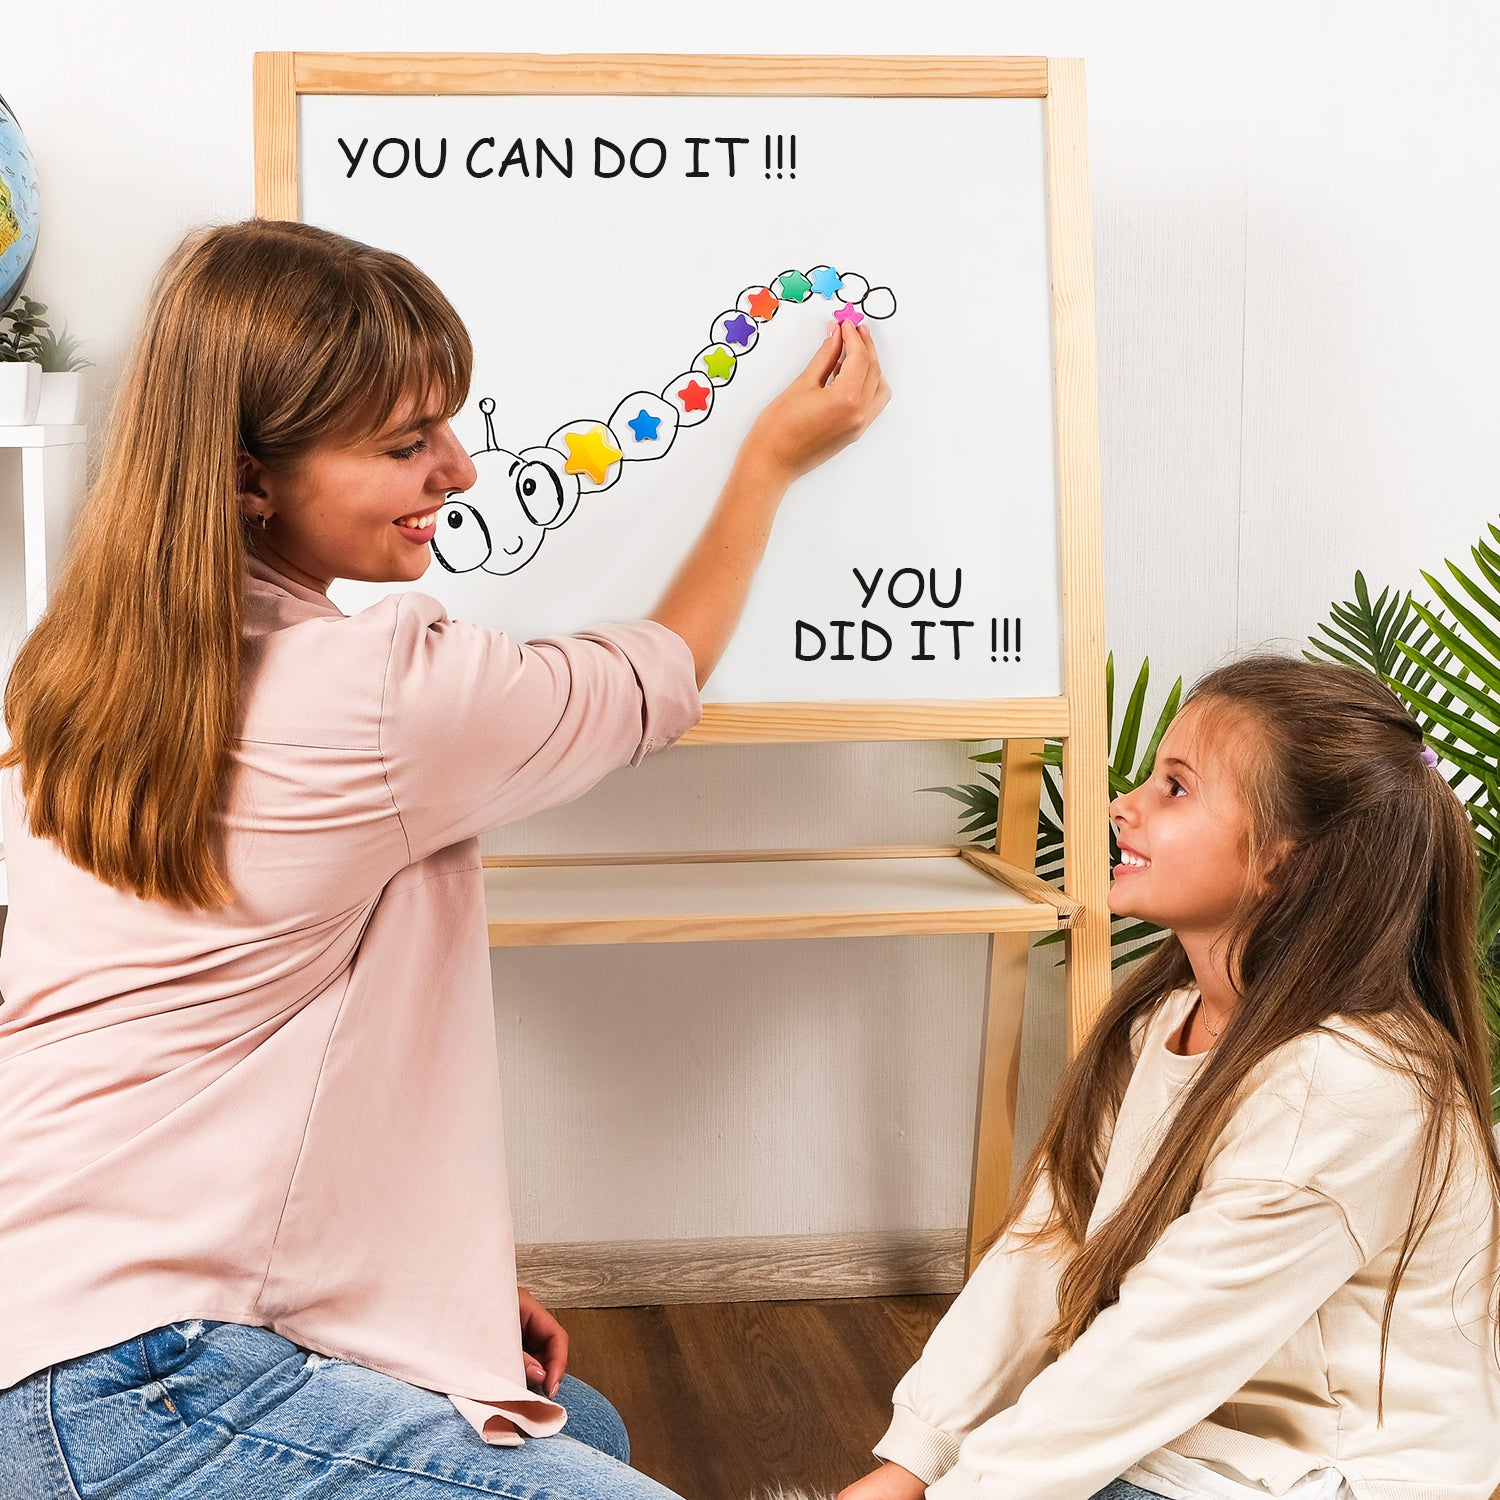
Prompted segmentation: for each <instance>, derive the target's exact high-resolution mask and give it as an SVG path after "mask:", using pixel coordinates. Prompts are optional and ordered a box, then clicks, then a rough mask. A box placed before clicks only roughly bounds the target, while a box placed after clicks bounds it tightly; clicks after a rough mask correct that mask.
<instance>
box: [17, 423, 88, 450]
mask: <svg viewBox="0 0 1500 1500" xmlns="http://www.w3.org/2000/svg"><path fill="white" fill-rule="evenodd" d="M88 433H89V430H88V428H87V427H85V426H83V425H82V424H81V423H72V424H70V425H68V426H66V427H60V426H57V425H56V424H49V425H48V426H46V427H42V426H31V427H0V448H71V447H72V446H73V445H74V444H75V443H81V442H83V441H84V439H85V438H86V437H88Z"/></svg>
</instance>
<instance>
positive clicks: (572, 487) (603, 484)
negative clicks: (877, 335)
mask: <svg viewBox="0 0 1500 1500" xmlns="http://www.w3.org/2000/svg"><path fill="white" fill-rule="evenodd" d="M813 297H822V298H823V299H824V300H825V301H827V302H830V303H834V304H836V306H835V309H834V313H833V316H834V317H835V318H836V319H837V320H838V321H839V322H848V323H859V322H861V321H862V320H863V319H865V318H867V317H868V318H888V317H890V316H891V314H892V313H894V312H895V310H896V298H895V296H894V294H893V293H892V292H891V290H890V288H889V287H871V286H870V284H869V283H868V282H867V281H866V280H865V279H864V277H863V276H858V275H856V274H855V273H854V272H852V271H846V272H844V273H842V274H840V273H839V272H838V271H836V270H834V268H833V267H832V266H815V267H814V268H813V269H812V270H810V271H808V272H805V273H804V272H802V271H783V272H782V273H781V275H779V276H777V277H775V278H774V279H773V280H772V282H771V283H770V285H769V286H750V287H746V288H745V290H744V291H743V292H741V293H740V295H739V297H738V298H737V299H736V301H735V305H734V307H732V308H730V309H729V311H728V312H724V313H720V314H719V316H718V317H717V318H715V319H714V321H713V324H712V326H711V327H710V329H709V338H710V342H709V343H708V344H707V345H705V346H704V347H703V348H702V349H700V350H699V351H698V354H697V355H696V356H695V357H694V359H693V361H692V364H691V366H690V367H689V369H688V370H687V371H686V372H685V373H683V374H681V375H679V376H677V377H676V379H674V380H669V381H668V382H667V384H666V385H665V386H663V387H662V389H661V391H660V392H659V393H653V392H650V391H633V392H631V394H630V395H628V396H626V397H625V398H624V399H623V400H622V401H621V402H620V403H619V405H618V406H616V407H615V410H614V412H613V413H612V415H611V416H610V418H609V420H608V421H607V422H601V421H598V420H595V419H592V418H586V419H584V420H582V421H577V422H568V423H565V424H564V425H563V426H562V427H559V428H558V429H557V431H556V432H554V433H553V434H552V436H551V437H549V438H548V439H547V441H546V442H545V443H544V444H543V445H541V446H540V447H533V448H522V449H520V450H519V451H517V452H512V451H511V450H510V449H508V448H502V447H501V446H500V445H499V443H498V442H497V441H496V439H495V420H494V418H495V402H494V399H493V398H492V397H489V396H486V397H485V398H484V399H483V400H482V401H481V402H480V403H479V410H480V411H481V413H483V416H484V434H485V445H484V447H483V448H481V449H480V450H479V451H478V452H476V453H473V454H471V455H470V457H471V458H473V460H474V464H475V467H476V468H477V469H478V471H479V478H478V481H477V482H476V484H475V485H474V488H473V489H471V490H468V491H466V492H464V493H463V495H459V494H456V493H455V494H452V495H450V496H449V497H448V500H447V503H446V504H445V505H444V506H443V508H442V509H441V510H440V511H439V512H438V521H437V535H436V536H435V537H434V538H433V541H432V551H433V555H434V556H435V557H436V558H437V560H438V562H439V563H441V564H442V566H443V567H444V568H446V569H447V570H448V571H449V572H450V573H470V572H473V570H474V569H476V568H480V569H482V570H483V571H484V572H486V573H491V574H494V575H495V576H496V577H500V578H504V577H507V576H509V575H510V574H512V573H518V572H520V570H521V569H522V568H524V567H525V566H526V564H527V563H529V562H530V561H531V560H532V558H534V557H535V556H536V555H537V553H538V552H539V551H540V550H541V546H542V543H543V542H544V541H546V539H547V533H548V532H549V531H556V530H557V529H558V527H560V526H562V525H564V524H565V523H566V522H567V521H568V520H569V518H570V517H571V516H572V515H573V513H574V511H576V510H577V509H578V502H579V499H580V497H581V496H583V495H588V494H593V493H595V492H597V491H599V490H607V489H608V488H609V487H610V486H611V485H612V484H614V483H615V482H616V481H617V480H618V479H619V478H620V476H621V474H622V473H623V472H624V467H625V465H626V464H628V463H635V462H640V461H643V460H649V459H654V458H661V457H663V456H664V455H665V454H666V453H667V452H668V450H669V449H670V448H671V446H672V444H673V442H674V441H675V439H676V437H677V433H678V430H679V429H680V428H683V427H695V426H697V425H698V423H699V422H704V421H707V419H708V416H709V413H710V412H711V411H712V410H713V404H714V399H715V395H716V393H717V391H718V390H719V389H720V388H721V387H723V386H726V385H728V384H729V382H730V381H731V380H733V379H734V372H735V368H736V366H737V365H738V362H739V361H740V360H741V359H743V358H744V357H745V355H747V354H748V353H749V352H750V351H751V350H752V349H753V348H754V347H755V345H756V342H757V341H758V339H759V338H760V330H761V328H762V327H763V326H764V325H765V324H767V323H769V322H770V320H771V319H772V318H773V317H774V316H775V314H776V310H777V308H778V307H780V306H781V304H782V303H783V302H791V303H798V302H807V301H809V300H811V299H812V298H813Z"/></svg>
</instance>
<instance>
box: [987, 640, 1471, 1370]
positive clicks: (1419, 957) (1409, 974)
mask: <svg viewBox="0 0 1500 1500" xmlns="http://www.w3.org/2000/svg"><path fill="white" fill-rule="evenodd" d="M1188 702H1189V703H1190V704H1193V705H1194V706H1195V710H1194V711H1195V712H1198V713H1200V714H1203V715H1205V720H1204V723H1205V728H1206V729H1208V730H1212V729H1213V728H1215V727H1222V728H1224V729H1225V730H1227V731H1229V732H1231V733H1234V732H1238V733H1239V735H1240V736H1241V739H1242V743H1244V744H1245V745H1247V746H1250V747H1253V748H1251V749H1250V751H1249V752H1248V753H1247V755H1246V756H1245V757H1244V758H1245V759H1246V760H1247V761H1248V762H1249V764H1248V767H1247V772H1246V774H1245V775H1244V776H1243V778H1242V779H1243V785H1242V786H1241V787H1240V792H1241V795H1242V797H1243V799H1244V801H1245V804H1246V806H1247V809H1248V811H1249V823H1250V827H1251V830H1252V832H1251V836H1250V844H1251V847H1250V849H1249V851H1248V853H1249V862H1250V868H1251V870H1252V871H1261V872H1264V879H1263V880H1260V881H1252V882H1251V884H1252V886H1253V887H1256V888H1255V889H1253V890H1252V892H1251V894H1249V895H1248V896H1247V897H1246V899H1245V901H1244V903H1243V905H1242V907H1241V909H1240V910H1239V912H1238V913H1237V914H1236V916H1235V919H1234V921H1233V923H1232V932H1231V936H1230V942H1229V950H1228V959H1229V972H1230V973H1231V974H1237V975H1238V982H1239V989H1240V994H1241V1001H1240V1004H1239V1005H1238V1007H1237V1008H1236V1010H1235V1012H1234V1015H1233V1018H1232V1019H1231V1021H1230V1023H1229V1026H1228V1028H1227V1029H1226V1030H1225V1032H1224V1034H1223V1037H1222V1039H1221V1040H1220V1041H1219V1042H1218V1043H1217V1044H1216V1045H1215V1046H1214V1048H1213V1049H1212V1051H1211V1052H1209V1054H1208V1056H1207V1058H1206V1060H1205V1061H1204V1063H1203V1065H1202V1067H1201V1068H1200V1070H1199V1072H1198V1074H1197V1076H1196V1078H1195V1080H1194V1083H1193V1085H1192V1088H1191V1090H1190V1091H1189V1092H1188V1094H1187V1095H1186V1097H1185V1098H1184V1100H1183V1102H1182V1104H1181V1106H1180V1108H1179V1109H1178V1110H1177V1113H1176V1114H1175V1116H1174V1117H1173V1119H1172V1121H1171V1124H1170V1125H1169V1127H1168V1128H1167V1130H1166V1131H1165V1133H1164V1134H1163V1136H1162V1139H1161V1142H1160V1144H1159V1146H1158V1147H1157V1150H1156V1153H1155V1155H1154V1157H1153V1158H1152V1160H1151V1162H1150V1164H1149V1166H1148V1167H1147V1168H1146V1170H1145V1172H1144V1173H1142V1175H1141V1177H1140V1179H1139V1180H1138V1181H1137V1182H1136V1183H1135V1185H1134V1186H1133V1187H1132V1189H1131V1190H1130V1193H1129V1194H1128V1196H1127V1197H1126V1199H1125V1200H1124V1202H1123V1203H1121V1204H1120V1206H1119V1207H1118V1208H1117V1209H1116V1210H1115V1211H1114V1212H1113V1213H1112V1214H1111V1215H1110V1216H1109V1217H1108V1218H1107V1219H1106V1220H1105V1221H1104V1222H1103V1223H1101V1224H1100V1225H1098V1227H1097V1228H1096V1229H1095V1230H1094V1232H1093V1233H1092V1234H1089V1235H1087V1237H1086V1230H1087V1227H1088V1222H1089V1218H1090V1215H1091V1214H1092V1213H1093V1210H1094V1205H1095V1201H1096V1199H1097V1198H1098V1196H1099V1185H1100V1181H1101V1178H1102V1175H1103V1170H1104V1158H1105V1153H1106V1151H1107V1149H1108V1141H1109V1135H1110V1128H1111V1126H1112V1123H1113V1121H1114V1118H1115V1116H1116V1114H1117V1113H1118V1111H1119V1107H1120V1103H1121V1100H1122V1099H1123V1098H1124V1094H1125V1085H1126V1083H1127V1082H1128V1080H1129V1077H1130V1073H1131V1069H1132V1067H1133V1056H1132V1041H1131V1038H1132V1028H1133V1027H1135V1025H1136V1024H1137V1022H1138V1021H1139V1020H1141V1019H1142V1018H1144V1017H1145V1016H1147V1015H1148V1014H1149V1013H1150V1012H1152V1011H1153V1010H1154V1009H1155V1008H1156V1007H1157V1006H1158V1005H1159V1004H1160V1002H1161V1001H1162V999H1163V998H1164V997H1165V996H1166V995H1167V994H1169V993H1170V992H1171V991H1173V990H1176V989H1180V988H1182V987H1184V986H1187V985H1191V984H1193V982H1194V979H1193V971H1192V969H1191V967H1190V965H1189V963H1188V960H1187V955H1186V954H1185V953H1184V951H1183V948H1182V945H1181V944H1180V943H1178V942H1177V940H1176V939H1175V938H1169V939H1168V940H1167V941H1166V942H1164V943H1163V944H1162V946H1161V947H1160V948H1158V949H1157V950H1156V952H1155V953H1154V954H1153V955H1152V956H1151V957H1150V958H1148V959H1147V960H1145V961H1144V962H1143V963H1142V964H1141V965H1140V966H1139V967H1138V968H1137V969H1136V970H1135V971H1134V972H1133V973H1132V974H1131V975H1130V977H1129V978H1128V979H1127V980H1126V981H1125V983H1124V984H1123V985H1122V986H1121V988H1120V990H1119V992H1118V993H1117V994H1116V996H1115V997H1114V999H1113V1001H1112V1003H1111V1004H1110V1005H1109V1007H1108V1008H1107V1009H1106V1010H1105V1012H1104V1014H1103V1016H1102V1017H1101V1018H1100V1020H1099V1022H1098V1024H1097V1025H1096V1026H1095V1027H1094V1029H1093V1031H1092V1032H1091V1033H1090V1034H1089V1036H1088V1037H1087V1038H1086V1039H1085V1041H1084V1044H1083V1046H1082V1048H1081V1049H1080V1051H1079V1054H1078V1056H1077V1058H1076V1059H1075V1060H1074V1062H1073V1064H1072V1066H1071V1067H1070V1068H1069V1069H1068V1071H1067V1074H1066V1075H1065V1077H1064V1079H1063V1081H1062V1084H1061V1086H1060V1088H1059V1090H1058V1094H1057V1098H1056V1101H1055V1103H1054V1105H1053V1109H1052V1113H1051V1116H1050V1118H1049V1120H1048V1122H1047V1125H1046V1127H1045V1129H1044V1130H1043V1133H1042V1136H1041V1139H1040V1141H1039V1142H1038V1144H1037V1146H1036V1149H1035V1150H1034V1152H1033V1153H1032V1155H1031V1158H1030V1160H1029V1162H1028V1163H1027V1167H1026V1171H1025V1173H1024V1175H1023V1178H1022V1181H1021V1184H1020V1185H1019V1187H1018V1189H1017V1192H1016V1195H1015V1197H1014V1198H1013V1200H1012V1204H1011V1210H1010V1217H1009V1220H1008V1221H1007V1225H1006V1227H1007V1228H1008V1227H1009V1226H1010V1224H1012V1223H1014V1222H1015V1221H1016V1219H1017V1218H1018V1217H1019V1214H1020V1211H1021V1209H1022V1207H1023V1206H1024V1204H1025V1203H1026V1201H1027V1199H1028V1198H1030V1196H1031V1194H1032V1192H1033V1190H1034V1189H1035V1187H1036V1185H1037V1183H1038V1180H1039V1179H1040V1178H1041V1177H1042V1176H1043V1175H1045V1177H1046V1178H1047V1180H1048V1181H1049V1184H1050V1186H1051V1189H1052V1196H1053V1205H1054V1206H1053V1211H1052V1216H1051V1219H1050V1221H1049V1222H1048V1223H1047V1224H1046V1225H1045V1226H1044V1228H1043V1229H1042V1230H1041V1234H1042V1236H1043V1237H1045V1238H1048V1239H1051V1240H1053V1241H1055V1242H1058V1243H1060V1244H1063V1245H1065V1246H1068V1247H1071V1248H1072V1249H1073V1252H1074V1253H1073V1254H1072V1258H1071V1260H1070V1262H1069V1264H1068V1267H1067V1270H1066V1271H1065V1273H1064V1275H1063V1277H1062V1281H1061V1284H1060V1287H1059V1291H1058V1321H1057V1326H1056V1329H1055V1331H1054V1339H1055V1341H1056V1343H1057V1346H1058V1347H1059V1348H1060V1349H1065V1348H1067V1347H1068V1346H1069V1345H1070V1344H1072V1343H1073V1342H1074V1341H1075V1340H1076V1339H1078V1338H1079V1336H1080V1335H1081V1334H1082V1333H1083V1332H1084V1330H1085V1329H1087V1328H1088V1326H1089V1324H1090V1323H1091V1322H1092V1321H1093V1319H1094V1318H1095V1317H1096V1316H1097V1315H1098V1314H1099V1312H1101V1311H1102V1310H1103V1309H1104V1308H1105V1307H1107V1306H1109V1305H1110V1304H1111V1303H1112V1302H1114V1301H1115V1300H1116V1299H1117V1298H1118V1296H1119V1290H1120V1283H1121V1281H1122V1279H1123V1278H1124V1276H1125V1273H1126V1272H1127V1271H1129V1270H1130V1268H1131V1267H1132V1266H1133V1265H1135V1264H1136V1262H1137V1261H1139V1260H1140V1259H1141V1258H1142V1257H1143V1256H1144V1255H1145V1254H1146V1253H1147V1252H1148V1251H1149V1250H1150V1249H1151V1247H1152V1246H1153V1245H1154V1244H1155V1243H1156V1241H1157V1240H1158V1239H1159V1238H1160V1237H1161V1235H1162V1233H1163V1231H1164V1230H1165V1229H1166V1228H1167V1226H1168V1225H1169V1224H1170V1223H1171V1222H1172V1221H1173V1220H1174V1219H1176V1218H1178V1217H1179V1216H1180V1215H1182V1214H1183V1213H1185V1212H1186V1211H1187V1209H1188V1206H1189V1204H1190V1203H1191V1201H1192V1198H1193V1195H1194V1194H1195V1193H1196V1192H1197V1190H1198V1187H1199V1184H1200V1182H1201V1179H1202V1176H1203V1170H1204V1166H1205V1163H1206V1162H1207V1160H1208V1158H1209V1156H1210V1154H1211V1153H1212V1152H1213V1150H1214V1146H1215V1143H1216V1142H1217V1140H1218V1138H1219V1136H1220V1134H1221V1133H1222V1131H1223V1130H1224V1127H1225V1126H1226V1124H1227V1123H1228V1121H1229V1117H1230V1115H1231V1113H1232V1112H1233V1110H1234V1108H1235V1106H1236V1104H1237V1103H1238V1102H1239V1099H1240V1092H1241V1086H1242V1084H1243V1082H1244V1080H1245V1078H1246V1076H1247V1075H1248V1074H1249V1073H1250V1071H1251V1069H1252V1068H1254V1067H1255V1066H1256V1064H1258V1063H1260V1062H1261V1061H1262V1060H1263V1059H1265V1058H1266V1057H1268V1056H1269V1055H1270V1054H1271V1053H1273V1052H1275V1051H1276V1049H1277V1048H1278V1047H1284V1046H1286V1045H1287V1044H1288V1043H1290V1042H1293V1041H1295V1040H1296V1039H1297V1038H1298V1037H1301V1036H1303V1035H1305V1034H1307V1033H1309V1032H1313V1031H1316V1030H1318V1029H1319V1028H1321V1027H1323V1026H1324V1024H1325V1023H1327V1022H1328V1021H1330V1020H1332V1019H1333V1018H1334V1017H1345V1018H1347V1019H1348V1020H1351V1021H1354V1022H1357V1023H1358V1025H1359V1026H1360V1027H1361V1028H1362V1029H1363V1030H1364V1031H1365V1032H1366V1033H1368V1034H1369V1036H1370V1037H1371V1038H1372V1050H1374V1051H1375V1052H1376V1053H1377V1055H1380V1056H1382V1057H1386V1058H1390V1059H1394V1060H1395V1065H1396V1066H1398V1067H1399V1068H1401V1069H1402V1070H1403V1071H1404V1072H1405V1073H1406V1074H1407V1075H1409V1077H1410V1078H1411V1080H1412V1081H1413V1082H1414V1084H1415V1086H1416V1087H1417V1088H1418V1089H1419V1090H1420V1091H1421V1094H1422V1097H1423V1098H1424V1100H1425V1102H1426V1104H1427V1119H1426V1126H1425V1136H1424V1140H1423V1143H1422V1157H1421V1171H1420V1173H1419V1181H1418V1187H1417V1192H1416V1196H1415V1200H1414V1202H1413V1204H1412V1207H1411V1217H1410V1219H1409V1221H1408V1227H1407V1232H1406V1236H1405V1240H1404V1243H1403V1245H1402V1248H1401V1252H1400V1254H1399V1256H1398V1260H1397V1266H1396V1269H1395V1273H1394V1275H1393V1277H1392V1281H1391V1284H1390V1287H1389V1288H1388V1290H1387V1295H1386V1304H1385V1317H1384V1322H1383V1327H1382V1330H1381V1372H1382V1378H1383V1375H1384V1366H1385V1349H1386V1344H1387V1341H1388V1339H1389V1334H1390V1320H1391V1312H1392V1308H1393V1306H1394V1302H1395V1296H1396V1291H1397V1288H1398V1287H1399V1285H1400V1281H1401V1277H1402V1275H1403V1273H1404V1271H1405V1269H1406V1267H1407V1265H1408V1264H1409V1263H1410V1260H1411V1257H1412V1254H1413V1253H1414V1251H1415V1249H1416V1246H1417V1243H1418V1241H1419V1240H1420V1238H1421V1235H1422V1233H1423V1231H1424V1230H1425V1228H1426V1226H1427V1224H1428V1223H1430V1222H1431V1218H1432V1215H1433V1213H1434V1212H1435V1210H1436V1205H1437V1200H1438V1197H1439V1195H1440V1193H1441V1191H1442V1188H1443V1186H1444V1184H1445V1183H1446V1182H1447V1180H1448V1177H1449V1175H1450V1174H1451V1172H1452V1171H1453V1170H1454V1157H1455V1150H1454V1148H1455V1146H1456V1145H1457V1144H1458V1143H1460V1142H1464V1141H1468V1140H1470V1139H1472V1140H1473V1142H1474V1149H1476V1150H1478V1151H1480V1152H1481V1153H1482V1154H1483V1158H1484V1160H1485V1162H1486V1164H1487V1168H1488V1175H1489V1179H1490V1182H1491V1185H1492V1188H1493V1190H1494V1191H1496V1192H1500V1158H1497V1154H1496V1147H1495V1138H1494V1136H1493V1134H1492V1133H1491V1131H1490V1128H1489V1122H1490V1061H1491V1041H1490V1037H1489V1035H1488V1030H1487V1027H1486V1025H1485V1022H1484V1018H1483V1013H1482V1010H1481V1006H1480V995H1479V965H1480V962H1481V955H1480V953H1479V949H1478V941H1477V934H1476V922H1477V910H1476V908H1477V899H1478V892H1477V884H1478V881H1477V866H1476V858H1475V852H1474V835H1473V830H1472V829H1471V827H1470V825H1469V821H1468V817H1467V815H1466V814H1465V812H1464V809H1463V806H1462V804H1461V803H1460V802H1459V800H1458V798H1457V797H1456V796H1455V795H1454V793H1453V791H1452V789H1451V788H1450V787H1449V786H1448V784H1447V783H1446V782H1445V781H1444V779H1443V777H1442V775H1441V774H1440V772H1439V771H1437V770H1436V769H1433V768H1430V767H1429V766H1428V765H1427V764H1425V763H1424V761H1423V759H1422V754H1421V752H1422V736H1421V731H1420V730H1419V729H1418V727H1417V725H1416V723H1415V722H1414V721H1413V720H1412V718H1411V717H1410V715H1408V714H1407V712H1406V710H1405V709H1404V708H1403V707H1402V705H1401V703H1400V702H1399V700H1398V699H1397V698H1396V697H1395V696H1394V694H1392V693H1391V692H1390V691H1389V690H1388V689H1387V688H1386V687H1385V686H1384V685H1383V684H1382V683H1381V682H1379V680H1378V679H1376V678H1375V677H1373V676H1371V675H1370V674H1368V673H1365V672H1360V671H1357V670H1355V669H1353V668H1349V667H1340V666H1332V665H1324V664H1321V663H1313V662H1305V661H1296V660H1292V659H1290V658H1286V657H1278V656H1269V655H1262V656H1254V657H1250V658H1248V659H1247V660H1243V661H1240V662H1236V663H1234V664H1233V665H1230V666H1227V667H1224V668H1221V669H1220V670H1218V671H1216V672H1213V673H1211V674H1210V675H1209V676H1207V677H1205V678H1204V679H1203V680H1202V681H1201V682H1200V683H1199V684H1198V685H1197V687H1196V688H1195V689H1194V690H1193V692H1192V694H1191V695H1190V697H1189V699H1188ZM1272 849H1274V850H1276V851H1277V856H1276V858H1275V860H1274V861H1272V860H1271V859H1269V858H1268V857H1267V851H1269V850H1272ZM1288 849H1289V852H1287V851H1288ZM1346 1034H1347V1033H1346Z"/></svg>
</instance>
